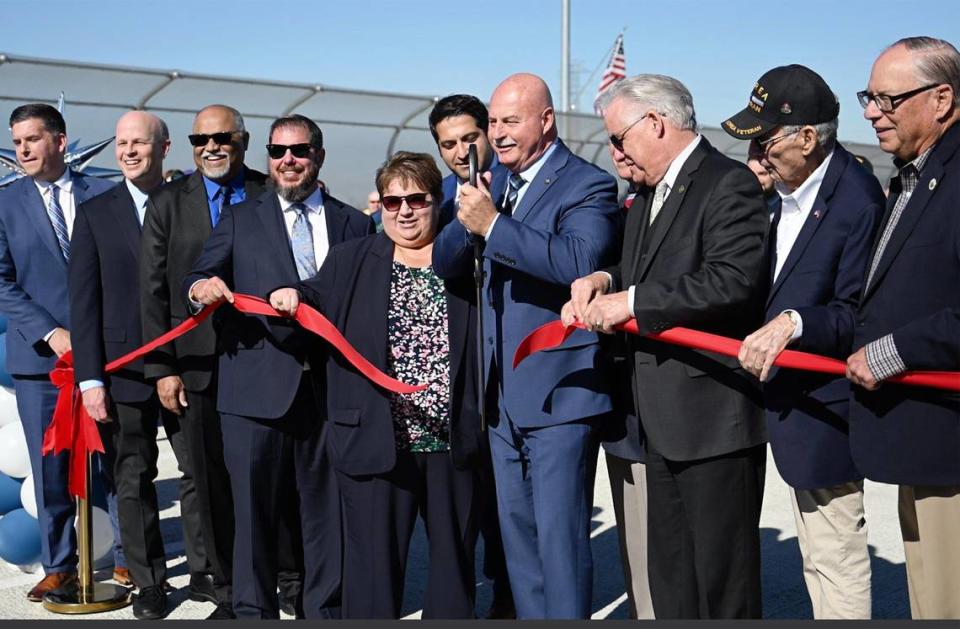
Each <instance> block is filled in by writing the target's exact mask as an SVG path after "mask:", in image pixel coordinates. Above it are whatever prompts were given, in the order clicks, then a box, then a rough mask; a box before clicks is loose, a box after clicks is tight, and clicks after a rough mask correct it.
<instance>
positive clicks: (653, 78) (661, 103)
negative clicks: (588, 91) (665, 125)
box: [598, 74, 697, 131]
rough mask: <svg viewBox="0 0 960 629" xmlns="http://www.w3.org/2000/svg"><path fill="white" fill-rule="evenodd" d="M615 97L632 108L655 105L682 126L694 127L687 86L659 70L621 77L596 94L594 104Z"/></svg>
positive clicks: (603, 103) (602, 105)
mask: <svg viewBox="0 0 960 629" xmlns="http://www.w3.org/2000/svg"><path fill="white" fill-rule="evenodd" d="M617 98H624V99H626V100H628V101H630V102H631V103H632V104H633V105H634V106H635V107H636V108H638V109H640V108H643V109H647V110H650V109H655V110H656V111H657V112H659V113H660V115H661V116H663V117H664V118H666V119H667V120H669V121H670V122H671V123H672V124H673V126H675V127H676V128H678V129H682V130H690V131H696V130H697V114H696V112H695V111H694V109H693V96H691V95H690V90H688V89H687V88H686V86H685V85H684V84H683V83H681V82H680V81H678V80H677V79H675V78H673V77H669V76H664V75H662V74H638V75H637V76H632V77H629V78H626V79H623V80H621V81H619V82H617V83H616V84H614V85H613V87H611V88H610V89H608V90H607V91H606V92H604V93H603V94H602V95H601V96H600V102H599V103H598V105H599V106H600V109H601V110H603V109H606V108H607V107H609V106H610V103H612V102H613V101H614V100H615V99H617Z"/></svg>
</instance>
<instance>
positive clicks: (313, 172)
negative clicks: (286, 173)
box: [273, 163, 320, 203]
mask: <svg viewBox="0 0 960 629" xmlns="http://www.w3.org/2000/svg"><path fill="white" fill-rule="evenodd" d="M305 174H306V176H305V177H304V178H303V179H302V180H301V181H300V183H298V184H294V185H284V184H283V182H282V181H281V179H280V177H273V183H274V186H275V187H276V189H277V194H279V195H280V198H281V199H283V200H284V201H287V202H288V203H299V202H301V201H303V200H304V199H306V198H307V197H309V196H310V195H311V194H313V191H314V190H315V189H316V188H317V175H319V174H320V168H319V167H318V166H317V165H316V164H315V163H311V164H310V166H309V167H308V168H306V170H305Z"/></svg>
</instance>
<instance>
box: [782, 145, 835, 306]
mask: <svg viewBox="0 0 960 629" xmlns="http://www.w3.org/2000/svg"><path fill="white" fill-rule="evenodd" d="M850 159H851V157H850V156H849V154H847V152H846V151H844V150H843V148H841V147H840V146H839V145H837V147H836V148H835V149H834V154H833V157H832V158H831V159H830V166H828V167H827V172H826V173H825V174H824V177H823V181H822V182H821V183H820V189H819V190H818V191H817V198H816V199H814V201H813V207H811V208H810V213H809V214H808V215H807V218H806V220H804V222H803V226H802V227H801V228H800V233H799V234H797V239H796V240H795V241H794V243H793V246H792V247H791V248H790V253H789V254H787V259H786V260H785V261H784V263H783V266H782V267H780V275H778V276H777V279H776V281H775V282H774V284H773V287H772V288H771V289H770V293H769V294H768V295H767V306H769V305H770V302H772V301H773V297H774V295H776V293H777V291H778V290H780V287H781V286H783V283H784V281H785V280H786V279H787V277H788V276H789V275H790V272H791V271H793V268H794V267H795V266H796V265H797V262H799V261H800V258H801V257H802V256H803V252H804V250H806V248H807V245H809V244H810V241H811V239H812V238H813V235H814V234H815V233H817V229H819V227H820V225H821V224H822V223H823V219H824V218H825V217H826V215H827V212H828V211H829V210H830V204H829V201H830V199H831V198H833V193H834V192H836V189H837V184H838V183H839V182H840V177H841V175H842V174H843V172H844V171H845V170H846V168H847V165H848V163H849V161H850ZM781 211H782V205H781ZM779 218H780V211H778V212H777V222H778V223H779ZM773 234H774V238H775V237H776V236H775V235H776V231H774V232H773ZM774 243H776V240H774ZM775 255H776V251H774V255H772V256H770V257H771V261H775V260H776V258H775V257H774V256H775ZM775 270H776V268H775V267H774V266H771V267H770V277H773V273H774V271H775Z"/></svg>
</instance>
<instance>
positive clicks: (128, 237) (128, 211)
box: [110, 183, 140, 260]
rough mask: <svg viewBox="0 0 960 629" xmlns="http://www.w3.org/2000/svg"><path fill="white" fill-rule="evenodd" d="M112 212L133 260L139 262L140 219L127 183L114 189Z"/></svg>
mask: <svg viewBox="0 0 960 629" xmlns="http://www.w3.org/2000/svg"><path fill="white" fill-rule="evenodd" d="M110 210H111V211H112V212H113V220H115V221H116V222H117V224H118V225H119V226H120V231H121V232H122V233H123V240H124V241H125V242H126V243H127V246H128V247H129V248H130V253H132V254H133V259H134V260H138V259H139V258H140V219H139V217H138V216H137V208H136V205H135V203H134V201H133V197H132V196H131V195H130V191H129V190H127V185H126V183H121V184H119V185H118V186H116V187H115V188H114V189H113V203H111V204H110Z"/></svg>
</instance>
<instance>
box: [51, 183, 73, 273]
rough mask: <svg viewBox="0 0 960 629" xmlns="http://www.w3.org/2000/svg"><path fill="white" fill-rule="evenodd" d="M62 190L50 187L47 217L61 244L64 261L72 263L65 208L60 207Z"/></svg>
mask: <svg viewBox="0 0 960 629" xmlns="http://www.w3.org/2000/svg"><path fill="white" fill-rule="evenodd" d="M59 193H60V188H59V187H58V186H57V185H56V184H54V185H51V186H50V198H49V199H48V200H47V216H49V217H50V223H52V224H53V231H54V232H55V233H56V234H57V240H58V241H59V242H60V252H61V253H63V259H64V260H65V261H67V262H69V261H70V236H69V235H68V234H67V220H66V219H65V218H64V217H63V208H62V207H60V199H59V196H58V195H59Z"/></svg>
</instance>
